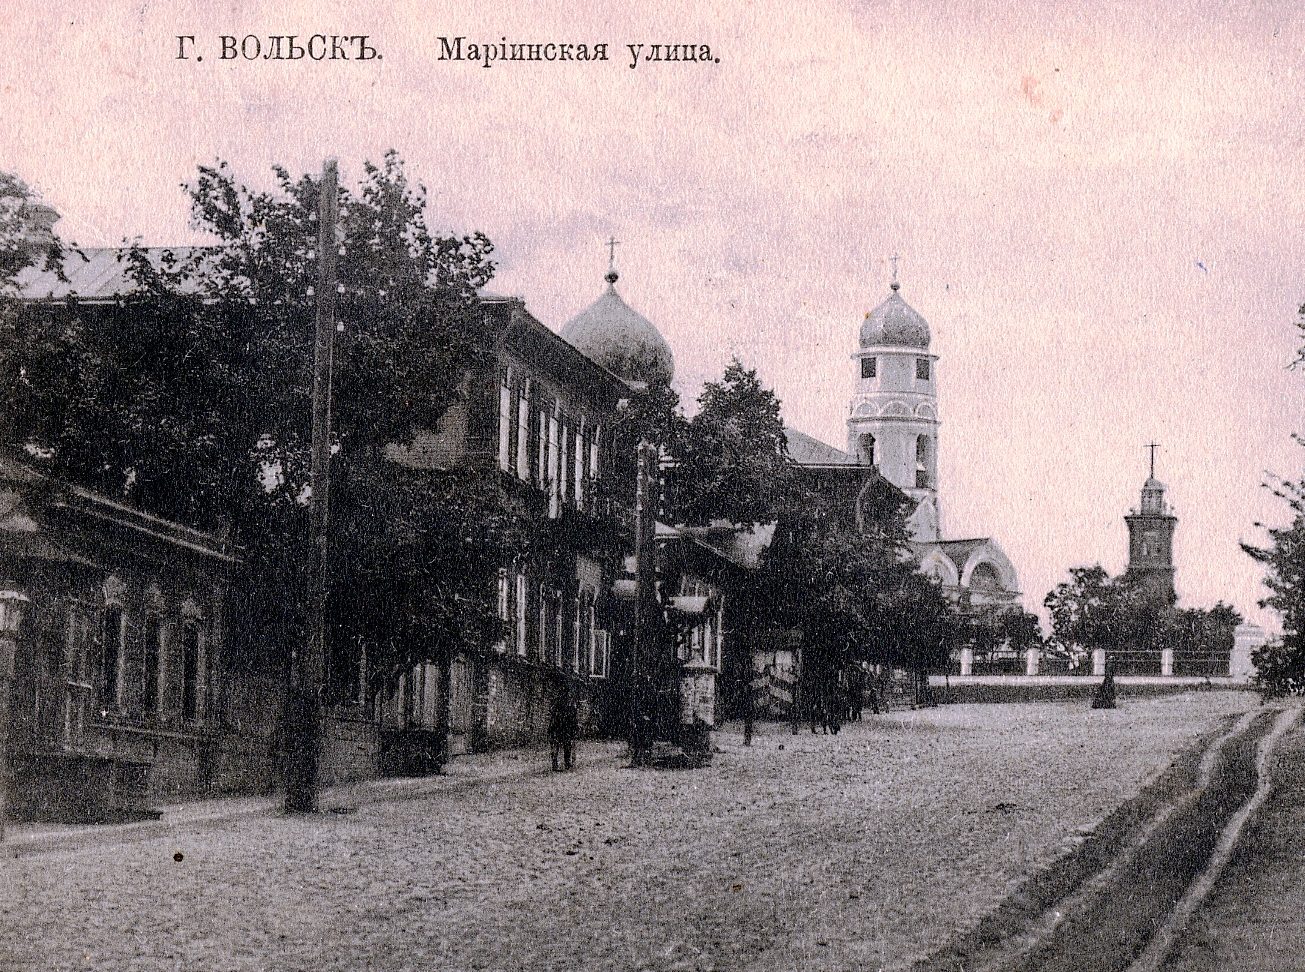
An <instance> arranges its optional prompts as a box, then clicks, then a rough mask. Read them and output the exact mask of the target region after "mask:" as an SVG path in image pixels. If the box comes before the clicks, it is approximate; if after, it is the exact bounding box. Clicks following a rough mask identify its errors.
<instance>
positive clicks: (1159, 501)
mask: <svg viewBox="0 0 1305 972" xmlns="http://www.w3.org/2000/svg"><path fill="white" fill-rule="evenodd" d="M1158 448H1159V445H1158V444H1156V443H1154V442H1153V443H1151V444H1149V445H1148V446H1147V449H1149V450H1150V451H1151V475H1150V477H1149V478H1148V479H1147V481H1146V482H1145V483H1143V484H1142V502H1141V505H1140V506H1138V508H1137V509H1135V510H1133V511H1132V512H1130V513H1129V515H1128V516H1126V517H1124V522H1125V523H1127V524H1128V571H1127V575H1128V576H1129V577H1132V578H1135V579H1137V580H1139V581H1141V582H1142V583H1143V584H1144V585H1146V586H1147V587H1149V588H1150V589H1151V590H1152V591H1153V592H1154V593H1155V594H1156V595H1157V596H1158V597H1160V598H1163V599H1164V601H1165V603H1167V604H1173V603H1174V601H1175V600H1176V594H1175V591H1174V528H1175V527H1176V526H1178V517H1176V516H1175V515H1174V511H1173V509H1172V508H1171V507H1170V506H1169V504H1168V503H1166V502H1165V484H1164V483H1162V482H1160V480H1158V479H1156V478H1155V452H1156V449H1158Z"/></svg>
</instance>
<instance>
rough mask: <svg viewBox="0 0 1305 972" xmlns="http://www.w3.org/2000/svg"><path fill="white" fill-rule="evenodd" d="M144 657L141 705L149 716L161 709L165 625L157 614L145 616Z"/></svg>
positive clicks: (142, 647)
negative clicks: (160, 685)
mask: <svg viewBox="0 0 1305 972" xmlns="http://www.w3.org/2000/svg"><path fill="white" fill-rule="evenodd" d="M141 650H142V653H143V654H144V659H143V666H142V667H143V669H144V671H143V672H142V676H143V679H144V681H143V683H142V685H141V696H140V707H141V710H142V711H143V712H144V713H145V715H147V716H152V715H157V714H158V711H159V668H160V662H161V660H162V658H163V625H162V623H161V622H160V620H159V616H158V615H157V614H150V615H149V616H148V617H146V618H145V640H144V644H143V645H142V646H141Z"/></svg>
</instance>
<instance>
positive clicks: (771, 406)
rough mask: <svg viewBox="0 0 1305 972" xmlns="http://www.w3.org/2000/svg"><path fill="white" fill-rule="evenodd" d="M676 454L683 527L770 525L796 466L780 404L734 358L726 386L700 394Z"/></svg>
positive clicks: (723, 382)
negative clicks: (790, 454)
mask: <svg viewBox="0 0 1305 972" xmlns="http://www.w3.org/2000/svg"><path fill="white" fill-rule="evenodd" d="M672 453H673V455H674V458H675V462H676V466H677V470H676V473H677V475H676V479H677V482H678V486H679V488H678V489H677V491H676V513H677V515H678V518H679V519H680V520H681V521H682V522H685V523H690V524H706V523H709V522H711V521H712V520H726V521H728V522H730V523H734V524H738V525H741V526H744V525H746V526H752V525H754V524H757V523H767V522H771V521H773V520H774V518H775V514H776V513H777V511H778V510H779V508H780V505H781V502H782V498H783V496H784V494H785V491H786V490H787V489H788V488H789V478H790V471H791V466H792V463H791V460H789V458H788V440H787V438H786V437H785V435H784V422H783V420H782V419H781V418H780V403H779V399H778V398H776V397H775V393H774V392H773V391H771V390H770V389H769V388H766V387H764V386H763V385H762V384H761V382H760V381H759V380H758V378H757V372H756V371H755V370H751V369H747V368H744V367H743V365H742V364H741V363H740V362H739V361H738V359H737V358H736V359H734V360H733V361H731V362H730V363H729V365H728V366H726V368H725V375H724V377H723V379H722V380H721V381H719V382H708V383H707V384H706V386H705V387H704V388H703V391H702V394H701V395H700V396H699V397H698V413H697V414H696V415H695V416H694V417H693V419H692V420H691V421H689V422H688V424H687V426H685V427H683V428H682V430H681V435H680V436H679V437H678V438H677V440H676V441H675V442H673V443H672Z"/></svg>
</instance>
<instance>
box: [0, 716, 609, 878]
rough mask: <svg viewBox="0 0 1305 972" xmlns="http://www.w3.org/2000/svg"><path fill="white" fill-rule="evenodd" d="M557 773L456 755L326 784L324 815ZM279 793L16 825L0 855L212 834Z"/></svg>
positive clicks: (583, 757)
mask: <svg viewBox="0 0 1305 972" xmlns="http://www.w3.org/2000/svg"><path fill="white" fill-rule="evenodd" d="M576 749H577V753H576V768H577V769H583V768H585V767H588V766H597V765H603V764H609V763H613V762H616V761H619V760H621V759H623V758H624V755H625V743H624V742H621V741H609V740H586V741H582V742H581V743H580V744H579V745H578V746H577V747H576ZM551 772H552V763H551V756H550V752H549V750H547V749H539V748H530V749H506V750H498V751H495V752H490V753H474V754H471V755H467V756H458V757H456V758H454V759H453V761H452V762H451V763H450V764H449V765H448V766H447V767H446V768H445V771H444V773H442V774H440V775H438V776H420V777H388V778H381V779H372V780H358V781H354V782H350V783H341V784H337V785H335V786H331V787H327V788H326V789H325V790H323V791H322V795H321V800H320V807H321V811H322V812H323V813H341V812H345V813H347V812H348V811H349V810H350V809H351V808H354V807H358V806H360V805H363V804H369V803H380V802H393V801H400V800H417V799H423V798H425V797H429V796H434V795H436V794H438V793H441V792H455V791H459V790H465V789H469V788H472V787H477V786H485V785H488V784H494V783H502V782H507V781H510V780H518V779H524V778H526V777H530V776H543V775H546V774H548V773H551ZM281 804H282V797H281V794H280V793H271V794H267V795H264V796H246V797H234V796H233V797H215V798H211V799H207V800H190V801H187V802H184V803H173V804H168V805H165V806H163V807H161V808H160V809H161V810H162V816H160V817H159V819H157V820H142V821H136V822H133V823H116V824H45V823H11V824H9V825H8V827H7V828H6V834H5V841H4V843H3V844H0V858H16V857H26V856H28V855H31V854H42V853H48V852H51V851H60V850H75V849H77V848H79V847H86V846H90V845H100V844H112V843H125V842H128V841H136V840H148V839H150V838H153V837H158V836H162V835H164V834H167V833H171V832H175V831H186V830H196V829H206V828H209V827H215V826H218V825H221V824H224V823H227V822H230V821H233V820H240V819H243V818H246V817H266V816H275V815H278V814H280V813H281Z"/></svg>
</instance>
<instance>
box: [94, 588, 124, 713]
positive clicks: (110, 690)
mask: <svg viewBox="0 0 1305 972" xmlns="http://www.w3.org/2000/svg"><path fill="white" fill-rule="evenodd" d="M126 626H127V618H126V615H125V614H124V613H123V610H122V605H121V604H113V603H110V604H106V605H105V606H104V614H103V615H102V617H101V620H100V702H101V704H102V706H103V707H104V708H106V709H107V708H114V709H116V708H118V707H119V706H120V705H121V704H122V669H123V664H122V662H123V657H122V641H123V633H124V629H125V628H126Z"/></svg>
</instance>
